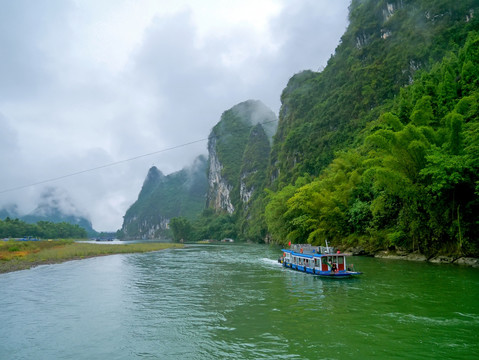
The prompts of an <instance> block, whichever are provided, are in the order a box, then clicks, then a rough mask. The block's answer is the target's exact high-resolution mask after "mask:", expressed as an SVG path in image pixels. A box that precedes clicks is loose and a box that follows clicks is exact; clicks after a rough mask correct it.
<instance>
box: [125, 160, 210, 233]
mask: <svg viewBox="0 0 479 360" xmlns="http://www.w3.org/2000/svg"><path fill="white" fill-rule="evenodd" d="M206 165H207V160H206V158H205V157H204V156H199V157H198V158H197V159H196V160H195V162H194V163H193V165H191V166H189V167H186V168H184V169H182V170H181V171H178V172H175V173H172V174H169V175H164V174H163V173H162V172H161V171H160V170H158V168H156V167H155V166H153V167H152V168H151V169H150V170H149V171H148V174H147V176H146V179H145V181H144V183H143V187H142V189H141V191H140V194H139V195H138V200H137V201H136V202H135V203H134V204H133V205H132V206H131V207H130V208H129V209H128V210H127V212H126V214H125V216H124V218H123V226H122V228H121V231H120V233H121V236H122V237H124V238H130V239H131V238H140V239H154V238H161V237H167V236H169V234H168V224H169V221H170V219H171V218H173V217H179V216H182V217H185V218H187V219H190V220H193V219H195V218H196V217H197V216H198V215H199V214H200V213H201V211H203V209H204V207H205V199H206V192H207V186H208V183H207V177H206Z"/></svg>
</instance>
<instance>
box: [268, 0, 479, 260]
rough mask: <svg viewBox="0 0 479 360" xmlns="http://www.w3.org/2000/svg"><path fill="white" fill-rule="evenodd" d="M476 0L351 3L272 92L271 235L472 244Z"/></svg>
mask: <svg viewBox="0 0 479 360" xmlns="http://www.w3.org/2000/svg"><path fill="white" fill-rule="evenodd" d="M474 14H479V4H478V3H477V1H461V2H457V1H396V2H386V1H353V2H352V4H351V7H350V26H349V27H348V29H347V31H346V33H345V35H344V36H343V37H342V41H341V44H340V45H339V46H338V48H337V50H336V53H335V55H334V56H333V57H332V58H331V59H330V61H329V63H328V66H327V67H326V68H325V69H324V71H323V72H322V73H313V72H303V73H301V74H297V75H295V76H294V77H293V78H292V79H291V80H290V82H289V84H288V86H287V88H286V89H285V90H284V92H283V95H282V102H283V106H282V110H281V114H280V123H279V128H278V133H277V135H276V137H275V142H274V145H273V151H272V158H271V170H270V173H271V174H272V176H273V177H274V178H275V181H273V182H272V183H271V184H270V187H271V188H272V189H273V190H274V191H270V192H269V197H268V205H267V206H266V220H267V226H268V230H269V232H270V233H271V235H272V237H273V239H274V241H277V242H281V243H287V242H288V241H292V242H306V241H308V242H311V243H315V244H319V243H324V240H325V239H328V240H329V241H330V243H331V242H333V243H335V244H342V245H344V246H348V245H361V246H364V247H366V248H367V249H369V250H371V251H374V250H377V249H384V248H393V249H405V250H419V251H421V252H422V253H425V254H434V253H438V252H439V253H441V252H442V253H448V254H458V255H459V254H469V255H477V254H479V246H478V239H479V238H478V236H477V235H478V234H477V232H478V230H477V225H478V217H477V214H478V213H479V211H478V210H479V208H478V205H479V202H478V194H479V187H478V184H479V182H478V181H479V179H478V177H477V174H478V170H479V169H478V166H479V164H478V162H479V153H478V151H477V150H478V148H479V143H478V139H479V137H478V108H477V100H478V96H479V95H478V79H479V76H478V75H479V72H478V70H477V69H479V40H478V39H479V38H478V35H477V33H476V32H474V31H477V30H479V25H478V24H479V22H478V20H479V19H478V18H477V15H476V16H475V15H474Z"/></svg>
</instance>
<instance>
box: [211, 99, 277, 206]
mask: <svg viewBox="0 0 479 360" xmlns="http://www.w3.org/2000/svg"><path fill="white" fill-rule="evenodd" d="M276 123H277V119H276V115H275V114H274V113H273V112H272V111H271V110H270V109H268V108H267V107H266V106H265V105H264V104H263V103H261V102H260V101H254V100H248V101H245V102H243V103H240V104H238V105H236V106H234V107H232V108H231V109H229V110H227V111H225V112H224V113H223V114H222V116H221V119H220V121H219V122H218V124H217V125H216V126H215V127H214V128H213V130H212V131H211V134H210V137H209V142H208V153H209V167H208V197H207V206H208V207H209V208H212V209H214V210H215V211H217V212H226V213H228V214H233V213H235V212H236V211H238V210H239V209H240V208H242V207H243V204H245V203H248V202H249V201H250V199H251V197H252V196H253V193H254V191H255V190H258V189H260V188H261V185H262V184H260V183H259V181H262V180H263V178H264V176H265V174H266V173H265V172H266V168H267V159H268V156H269V151H270V141H271V138H272V135H273V134H274V131H275V127H276Z"/></svg>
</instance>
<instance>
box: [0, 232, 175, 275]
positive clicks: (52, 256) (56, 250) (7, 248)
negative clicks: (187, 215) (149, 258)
mask: <svg viewBox="0 0 479 360" xmlns="http://www.w3.org/2000/svg"><path fill="white" fill-rule="evenodd" d="M183 246H184V245H182V244H172V243H137V244H91V243H86V242H85V243H82V242H74V241H73V240H54V241H32V242H30V241H28V242H19V241H5V242H3V243H2V242H0V274H2V273H7V272H11V271H18V270H26V269H30V268H32V267H35V266H38V265H47V264H56V263H61V262H65V261H70V260H79V259H85V258H90V257H96V256H106V255H113V254H128V253H143V252H151V251H159V250H165V249H169V248H181V247H183Z"/></svg>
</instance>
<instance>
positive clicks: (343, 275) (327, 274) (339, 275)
mask: <svg viewBox="0 0 479 360" xmlns="http://www.w3.org/2000/svg"><path fill="white" fill-rule="evenodd" d="M282 265H283V267H285V268H288V269H291V270H296V271H300V272H304V273H307V274H311V275H314V276H319V277H322V278H329V279H348V278H352V277H354V276H357V275H361V274H362V273H361V272H359V271H349V270H340V271H320V270H318V269H314V268H310V267H307V266H302V265H296V264H291V263H288V262H285V261H284V262H283V263H282Z"/></svg>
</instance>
